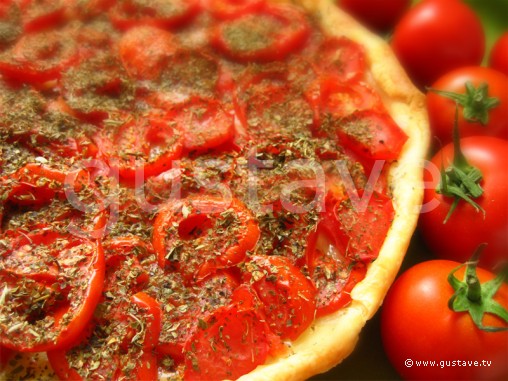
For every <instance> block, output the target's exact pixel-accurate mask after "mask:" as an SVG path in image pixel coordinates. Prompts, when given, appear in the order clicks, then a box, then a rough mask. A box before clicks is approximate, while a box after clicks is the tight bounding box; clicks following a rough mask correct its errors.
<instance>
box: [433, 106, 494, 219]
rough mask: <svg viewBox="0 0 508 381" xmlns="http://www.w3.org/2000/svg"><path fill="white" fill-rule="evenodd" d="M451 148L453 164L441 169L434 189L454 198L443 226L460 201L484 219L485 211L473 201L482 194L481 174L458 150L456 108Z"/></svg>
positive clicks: (458, 138) (459, 149) (456, 109)
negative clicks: (479, 212) (481, 214)
mask: <svg viewBox="0 0 508 381" xmlns="http://www.w3.org/2000/svg"><path fill="white" fill-rule="evenodd" d="M453 146H454V147H453V149H454V154H453V163H452V165H450V166H449V167H448V168H446V170H445V169H444V168H443V167H442V168H441V181H440V183H439V185H438V186H437V188H436V192H437V193H439V194H442V195H443V196H446V197H454V200H453V203H452V206H451V207H450V210H449V211H448V214H447V215H446V217H445V219H444V221H443V223H444V224H445V223H446V222H447V221H448V220H449V218H450V216H451V215H452V213H453V211H454V210H455V208H456V207H457V205H458V204H459V201H460V200H464V201H466V202H467V203H468V204H470V205H471V206H472V207H473V208H475V209H476V211H482V213H483V216H484V217H485V210H484V209H483V208H482V207H481V206H480V205H478V204H477V203H476V202H475V201H474V200H473V199H474V198H478V197H480V196H481V195H482V194H483V189H482V187H481V186H480V181H481V180H482V178H483V174H482V172H481V171H480V170H479V169H478V168H476V167H474V166H472V165H471V164H469V162H468V161H467V159H466V157H465V156H464V153H463V152H462V150H461V148H460V137H459V127H458V107H456V108H455V123H454V127H453Z"/></svg>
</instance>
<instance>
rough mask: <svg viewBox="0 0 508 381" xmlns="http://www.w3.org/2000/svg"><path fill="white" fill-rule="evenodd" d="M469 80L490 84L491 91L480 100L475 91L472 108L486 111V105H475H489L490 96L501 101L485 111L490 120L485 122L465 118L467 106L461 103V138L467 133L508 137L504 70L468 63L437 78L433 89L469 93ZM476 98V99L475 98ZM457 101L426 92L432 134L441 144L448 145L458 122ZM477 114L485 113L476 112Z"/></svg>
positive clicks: (507, 104)
mask: <svg viewBox="0 0 508 381" xmlns="http://www.w3.org/2000/svg"><path fill="white" fill-rule="evenodd" d="M466 82H470V83H471V84H472V85H473V86H474V88H475V89H478V87H479V86H480V85H482V84H486V85H487V86H488V91H485V94H484V95H482V96H481V98H480V99H481V100H479V97H478V96H477V92H475V96H473V97H472V99H471V101H469V102H468V103H469V104H472V106H470V107H469V109H476V110H483V109H485V108H484V107H482V106H480V105H478V104H475V103H474V102H476V103H480V102H481V104H486V101H487V98H496V99H497V100H498V101H499V104H498V105H497V106H495V107H493V108H490V109H488V110H487V111H486V113H488V114H487V115H488V122H487V123H486V124H485V125H484V124H482V123H481V122H480V121H476V122H469V121H467V120H466V118H465V117H464V107H462V106H459V120H458V123H459V130H460V136H461V137H463V138H464V137H467V136H475V135H477V136H484V135H487V136H497V137H499V138H505V139H507V138H508V90H507V89H508V77H507V76H505V75H503V74H502V73H500V72H498V71H496V70H493V69H489V68H486V67H480V66H468V67H464V68H460V69H456V70H453V71H451V72H449V73H447V74H445V75H444V76H442V77H441V78H439V79H438V80H437V82H435V83H434V84H433V85H432V89H435V90H439V91H447V92H452V93H457V94H465V93H466ZM473 99H474V101H473ZM455 107H456V102H455V100H453V99H448V98H446V97H444V96H442V95H440V94H438V93H435V92H433V91H429V92H428V93H427V110H428V112H429V121H430V126H431V130H432V134H433V135H434V136H435V137H437V138H438V139H439V143H440V144H448V143H449V142H451V141H452V131H453V125H454V121H455ZM475 115H476V117H477V118H478V117H479V116H481V115H482V113H481V112H478V113H475Z"/></svg>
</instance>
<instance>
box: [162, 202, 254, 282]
mask: <svg viewBox="0 0 508 381" xmlns="http://www.w3.org/2000/svg"><path fill="white" fill-rule="evenodd" d="M217 229H221V230H220V231H223V234H221V235H219V234H215V233H214V232H215V231H217ZM258 238H259V228H258V226H257V223H256V221H255V219H254V217H253V216H252V214H251V212H250V211H249V210H248V209H247V208H246V206H245V205H244V204H243V203H242V202H241V201H239V200H237V199H232V200H222V199H219V198H216V197H212V196H190V197H187V198H185V199H182V200H170V201H169V202H168V203H167V204H166V205H164V206H163V207H162V208H161V209H160V210H159V213H158V214H157V216H156V218H155V221H154V231H153V247H154V249H155V252H156V253H157V257H158V260H159V265H160V266H161V267H162V268H166V267H169V268H176V269H178V270H179V271H181V272H182V274H183V275H184V277H185V278H186V279H188V280H192V279H198V280H199V279H204V278H205V277H206V276H207V275H209V274H211V273H213V272H215V271H216V270H218V269H223V268H228V267H232V266H235V265H237V264H238V263H240V262H242V261H243V260H244V259H245V256H246V254H247V251H249V250H252V249H253V248H254V246H255V245H256V242H257V240H258ZM195 253H200V255H196V254H195Z"/></svg>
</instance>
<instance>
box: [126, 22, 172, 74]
mask: <svg viewBox="0 0 508 381" xmlns="http://www.w3.org/2000/svg"><path fill="white" fill-rule="evenodd" d="M176 47H177V43H176V42H175V40H174V37H173V35H172V34H171V33H169V32H166V31H165V30H162V29H158V28H154V27H151V26H139V27H135V28H131V29H129V30H128V31H127V32H125V33H124V34H123V35H122V37H121V38H120V41H119V43H118V49H119V54H120V61H122V64H123V67H124V68H125V70H126V71H127V73H129V75H130V76H131V77H134V78H136V79H139V80H144V79H148V80H154V79H158V78H159V76H160V73H161V72H162V70H163V68H164V66H165V65H166V63H167V60H168V57H169V56H171V55H173V54H174V53H175V51H176Z"/></svg>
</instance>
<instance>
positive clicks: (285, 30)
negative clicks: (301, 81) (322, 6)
mask: <svg viewBox="0 0 508 381" xmlns="http://www.w3.org/2000/svg"><path fill="white" fill-rule="evenodd" d="M211 33H212V34H211V39H210V43H211V44H212V46H214V47H215V48H216V49H217V50H218V51H219V52H221V53H222V54H224V55H225V56H227V57H229V58H231V59H233V60H236V61H240V62H250V61H259V62H269V61H278V60H282V59H284V58H285V57H287V56H288V55H289V54H291V53H292V52H294V51H296V50H297V49H299V48H300V47H301V46H302V45H303V44H304V43H305V42H306V40H307V37H308V36H309V33H310V26H309V23H308V21H307V19H306V18H305V15H304V14H303V13H302V12H301V11H299V10H298V9H297V8H294V7H292V6H289V5H270V6H266V7H264V8H262V9H261V10H259V11H256V12H253V13H249V14H246V15H244V16H240V17H238V18H235V19H232V20H227V21H224V22H223V23H220V24H219V25H218V26H217V27H216V28H214V29H213V31H212V32H211Z"/></svg>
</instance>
